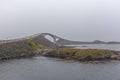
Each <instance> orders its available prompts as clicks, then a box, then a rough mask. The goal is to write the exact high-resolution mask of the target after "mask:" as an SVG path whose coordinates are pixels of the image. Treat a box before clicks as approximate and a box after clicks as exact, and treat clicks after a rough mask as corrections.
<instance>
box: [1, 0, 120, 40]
mask: <svg viewBox="0 0 120 80" xmlns="http://www.w3.org/2000/svg"><path fill="white" fill-rule="evenodd" d="M44 32H47V33H53V34H55V35H58V36H60V37H63V38H66V39H70V40H79V41H92V40H96V39H97V40H98V39H99V40H104V41H120V37H119V34H120V1H119V0H0V39H13V38H21V37H25V36H29V35H33V34H36V33H44Z"/></svg>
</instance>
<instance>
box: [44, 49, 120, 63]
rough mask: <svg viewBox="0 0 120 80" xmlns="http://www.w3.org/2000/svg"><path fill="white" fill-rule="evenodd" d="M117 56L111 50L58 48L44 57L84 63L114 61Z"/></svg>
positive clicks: (115, 52)
mask: <svg viewBox="0 0 120 80" xmlns="http://www.w3.org/2000/svg"><path fill="white" fill-rule="evenodd" d="M113 55H114V57H112V56H113ZM118 55H119V54H118V52H117V51H113V50H103V49H72V48H63V49H62V48H60V49H56V50H53V51H50V52H48V53H47V54H46V55H45V56H50V57H59V58H65V59H74V60H79V61H84V60H106V59H116V58H118Z"/></svg>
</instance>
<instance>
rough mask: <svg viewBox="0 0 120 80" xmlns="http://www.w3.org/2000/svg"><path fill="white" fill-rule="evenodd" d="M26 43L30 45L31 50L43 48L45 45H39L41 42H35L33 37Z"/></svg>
mask: <svg viewBox="0 0 120 80" xmlns="http://www.w3.org/2000/svg"><path fill="white" fill-rule="evenodd" d="M27 43H28V45H29V46H30V47H31V49H32V50H33V51H35V50H37V49H45V46H43V45H41V44H37V43H36V42H35V41H34V40H33V39H29V40H28V41H27Z"/></svg>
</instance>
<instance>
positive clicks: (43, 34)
mask: <svg viewBox="0 0 120 80" xmlns="http://www.w3.org/2000/svg"><path fill="white" fill-rule="evenodd" d="M40 35H41V36H43V37H46V36H49V37H51V38H52V39H53V43H56V42H57V41H58V40H59V39H61V38H60V37H57V36H55V35H53V34H50V33H41V34H40Z"/></svg>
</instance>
